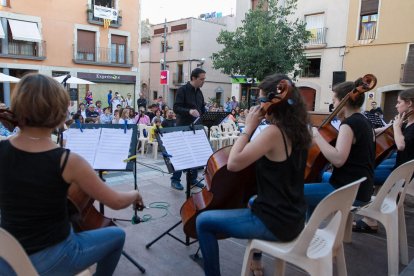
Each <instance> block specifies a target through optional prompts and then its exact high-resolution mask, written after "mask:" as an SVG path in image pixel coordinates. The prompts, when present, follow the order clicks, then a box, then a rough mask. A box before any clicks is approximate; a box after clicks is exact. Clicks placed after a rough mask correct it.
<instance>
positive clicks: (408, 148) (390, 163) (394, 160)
mask: <svg viewBox="0 0 414 276" xmlns="http://www.w3.org/2000/svg"><path fill="white" fill-rule="evenodd" d="M413 105H414V88H411V89H407V90H403V91H401V92H400V94H399V95H398V98H397V104H396V106H395V108H396V109H397V112H398V114H397V115H396V116H395V118H394V122H393V123H392V128H393V134H394V141H395V145H396V147H397V152H396V154H394V155H392V156H391V157H390V158H388V159H386V160H384V161H383V162H382V163H381V164H380V165H379V166H378V167H377V168H376V169H375V171H374V173H375V175H374V184H375V185H376V186H375V187H376V188H379V187H381V185H382V184H383V183H384V181H385V180H386V179H387V177H388V176H389V175H390V174H391V172H392V171H393V170H394V169H395V168H397V167H399V166H400V165H402V164H404V163H406V162H408V161H411V160H413V159H414V113H413V110H414V106H413ZM407 115H408V116H407ZM387 127H388V126H386V127H384V128H381V129H376V131H377V130H378V131H384V130H385V128H387ZM352 230H353V231H354V232H364V233H375V232H377V231H378V222H377V221H376V220H373V219H370V218H368V217H364V218H362V219H360V220H358V221H357V222H355V223H354V225H353V227H352Z"/></svg>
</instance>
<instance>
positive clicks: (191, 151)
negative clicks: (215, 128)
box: [160, 129, 213, 171]
mask: <svg viewBox="0 0 414 276" xmlns="http://www.w3.org/2000/svg"><path fill="white" fill-rule="evenodd" d="M160 139H161V141H162V144H163V146H164V148H165V150H166V151H167V153H168V154H169V155H171V156H172V157H169V158H170V161H171V163H172V165H173V166H174V170H176V171H179V170H185V169H191V168H196V167H202V166H205V165H206V164H207V161H208V159H209V158H210V156H211V155H212V154H213V150H212V148H211V145H210V142H209V141H208V139H207V136H206V133H205V131H204V130H202V129H199V130H196V131H195V133H194V131H175V132H167V133H163V135H162V136H160Z"/></svg>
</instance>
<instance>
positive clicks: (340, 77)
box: [332, 71, 346, 87]
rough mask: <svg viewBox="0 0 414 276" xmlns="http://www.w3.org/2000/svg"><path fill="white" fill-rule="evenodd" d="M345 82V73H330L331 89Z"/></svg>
mask: <svg viewBox="0 0 414 276" xmlns="http://www.w3.org/2000/svg"><path fill="white" fill-rule="evenodd" d="M345 80H346V72H345V71H334V72H332V87H334V85H335V84H338V83H341V82H344V81H345Z"/></svg>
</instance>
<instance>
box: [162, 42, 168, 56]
mask: <svg viewBox="0 0 414 276" xmlns="http://www.w3.org/2000/svg"><path fill="white" fill-rule="evenodd" d="M168 49H170V48H168V41H167V45H166V47H165V50H166V51H167V52H168ZM161 53H164V41H161Z"/></svg>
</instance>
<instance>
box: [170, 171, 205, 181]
mask: <svg viewBox="0 0 414 276" xmlns="http://www.w3.org/2000/svg"><path fill="white" fill-rule="evenodd" d="M197 173H198V171H197V170H194V169H193V170H191V180H190V181H191V184H194V183H196V182H197ZM182 174H183V171H176V172H173V174H172V176H171V182H181V175H182Z"/></svg>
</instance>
